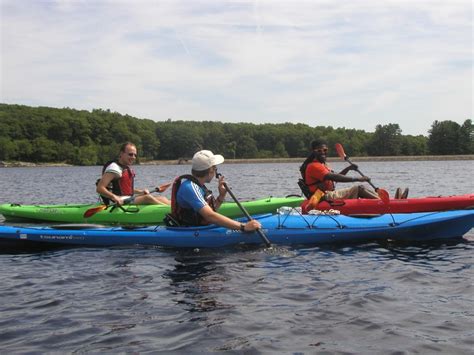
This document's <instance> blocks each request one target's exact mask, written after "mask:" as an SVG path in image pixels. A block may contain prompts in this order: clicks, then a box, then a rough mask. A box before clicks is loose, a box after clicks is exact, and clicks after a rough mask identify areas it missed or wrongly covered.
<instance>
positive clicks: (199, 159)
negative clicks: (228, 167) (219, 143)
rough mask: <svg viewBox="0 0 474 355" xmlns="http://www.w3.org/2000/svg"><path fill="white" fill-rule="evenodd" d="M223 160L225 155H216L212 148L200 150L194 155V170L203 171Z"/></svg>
mask: <svg viewBox="0 0 474 355" xmlns="http://www.w3.org/2000/svg"><path fill="white" fill-rule="evenodd" d="M223 162H224V157H223V156H222V155H219V154H216V155H214V154H213V153H212V152H211V151H210V150H200V151H199V152H197V153H196V154H194V156H193V170H196V171H203V170H206V169H209V168H210V167H211V166H214V165H218V164H222V163H223Z"/></svg>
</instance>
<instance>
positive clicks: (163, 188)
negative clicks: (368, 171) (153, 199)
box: [83, 181, 173, 218]
mask: <svg viewBox="0 0 474 355" xmlns="http://www.w3.org/2000/svg"><path fill="white" fill-rule="evenodd" d="M172 183H173V182H172V181H171V182H167V183H166V184H162V185H160V186H158V187H155V188H154V189H153V190H151V191H150V193H152V192H164V191H166V190H167V189H168V187H170V186H171V184H172ZM107 207H108V206H107V205H100V206H96V207H92V208H89V209H88V210H87V211H85V212H84V215H83V217H84V218H90V217H92V216H93V215H95V214H96V213H98V212H100V211H103V210H105V209H107Z"/></svg>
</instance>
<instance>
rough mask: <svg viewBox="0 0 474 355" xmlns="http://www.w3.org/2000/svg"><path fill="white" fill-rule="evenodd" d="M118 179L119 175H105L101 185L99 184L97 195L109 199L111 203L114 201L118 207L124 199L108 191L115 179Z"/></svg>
mask: <svg viewBox="0 0 474 355" xmlns="http://www.w3.org/2000/svg"><path fill="white" fill-rule="evenodd" d="M115 178H117V175H115V174H113V173H105V174H104V175H102V178H101V179H100V180H99V183H98V184H97V189H96V191H97V193H98V194H100V195H101V196H104V197H106V198H108V199H109V200H111V201H114V202H115V203H116V204H117V205H119V206H120V205H122V204H123V201H122V199H121V198H120V197H119V196H117V195H115V194H114V193H112V191H109V190H107V186H109V184H110V183H111V182H112V180H113V179H115Z"/></svg>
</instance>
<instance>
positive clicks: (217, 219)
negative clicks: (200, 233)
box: [166, 150, 261, 232]
mask: <svg viewBox="0 0 474 355" xmlns="http://www.w3.org/2000/svg"><path fill="white" fill-rule="evenodd" d="M223 162H224V157H223V156H222V155H219V154H216V155H214V154H213V153H212V152H211V151H210V150H200V151H198V152H197V153H196V154H194V156H193V160H192V170H191V175H182V176H179V177H178V178H176V180H175V182H174V183H173V191H172V193H171V214H170V215H169V216H168V218H167V220H166V222H167V224H171V225H172V224H175V225H180V226H200V225H207V224H211V223H212V224H217V225H219V226H222V227H225V228H229V229H234V230H241V231H242V232H252V231H255V230H257V229H259V228H261V224H260V222H258V221H256V220H250V221H248V222H247V223H240V222H238V221H235V220H233V219H230V218H228V217H226V216H224V215H222V214H220V213H218V212H217V210H218V209H219V207H220V205H221V204H222V203H223V202H224V199H225V196H226V194H227V190H226V188H225V181H224V176H222V175H221V176H219V177H218V189H219V196H217V198H214V196H213V195H212V192H211V191H210V190H208V189H207V187H206V186H205V184H206V183H209V182H211V181H212V179H213V177H214V176H216V177H217V165H219V164H222V163H223Z"/></svg>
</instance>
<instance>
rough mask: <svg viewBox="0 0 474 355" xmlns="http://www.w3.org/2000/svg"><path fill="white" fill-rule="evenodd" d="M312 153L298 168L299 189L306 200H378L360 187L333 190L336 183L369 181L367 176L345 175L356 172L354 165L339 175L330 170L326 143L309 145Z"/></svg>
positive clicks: (373, 193)
mask: <svg viewBox="0 0 474 355" xmlns="http://www.w3.org/2000/svg"><path fill="white" fill-rule="evenodd" d="M311 148H312V152H311V154H310V155H309V156H308V157H307V158H306V160H305V161H304V162H303V164H302V165H301V167H300V172H301V176H302V181H303V184H304V186H302V185H303V184H301V183H300V187H301V189H302V190H303V193H304V194H305V196H306V197H307V198H310V197H312V196H314V195H315V193H316V195H317V196H318V198H317V200H318V201H319V200H320V199H325V200H339V199H352V198H371V199H376V198H379V196H378V195H377V193H375V192H373V191H370V190H368V189H366V188H365V187H363V186H362V185H354V186H352V187H348V188H342V189H337V190H336V189H335V183H336V182H366V181H370V178H369V177H367V176H360V177H349V176H346V174H347V173H348V172H349V171H350V170H357V169H358V167H357V165H355V164H351V165H349V166H348V167H346V168H345V169H343V170H342V171H341V172H339V173H335V172H334V171H332V170H331V168H330V167H329V165H328V164H327V163H326V158H327V153H328V146H327V143H326V141H324V140H321V139H317V140H314V141H313V142H312V143H311Z"/></svg>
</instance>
